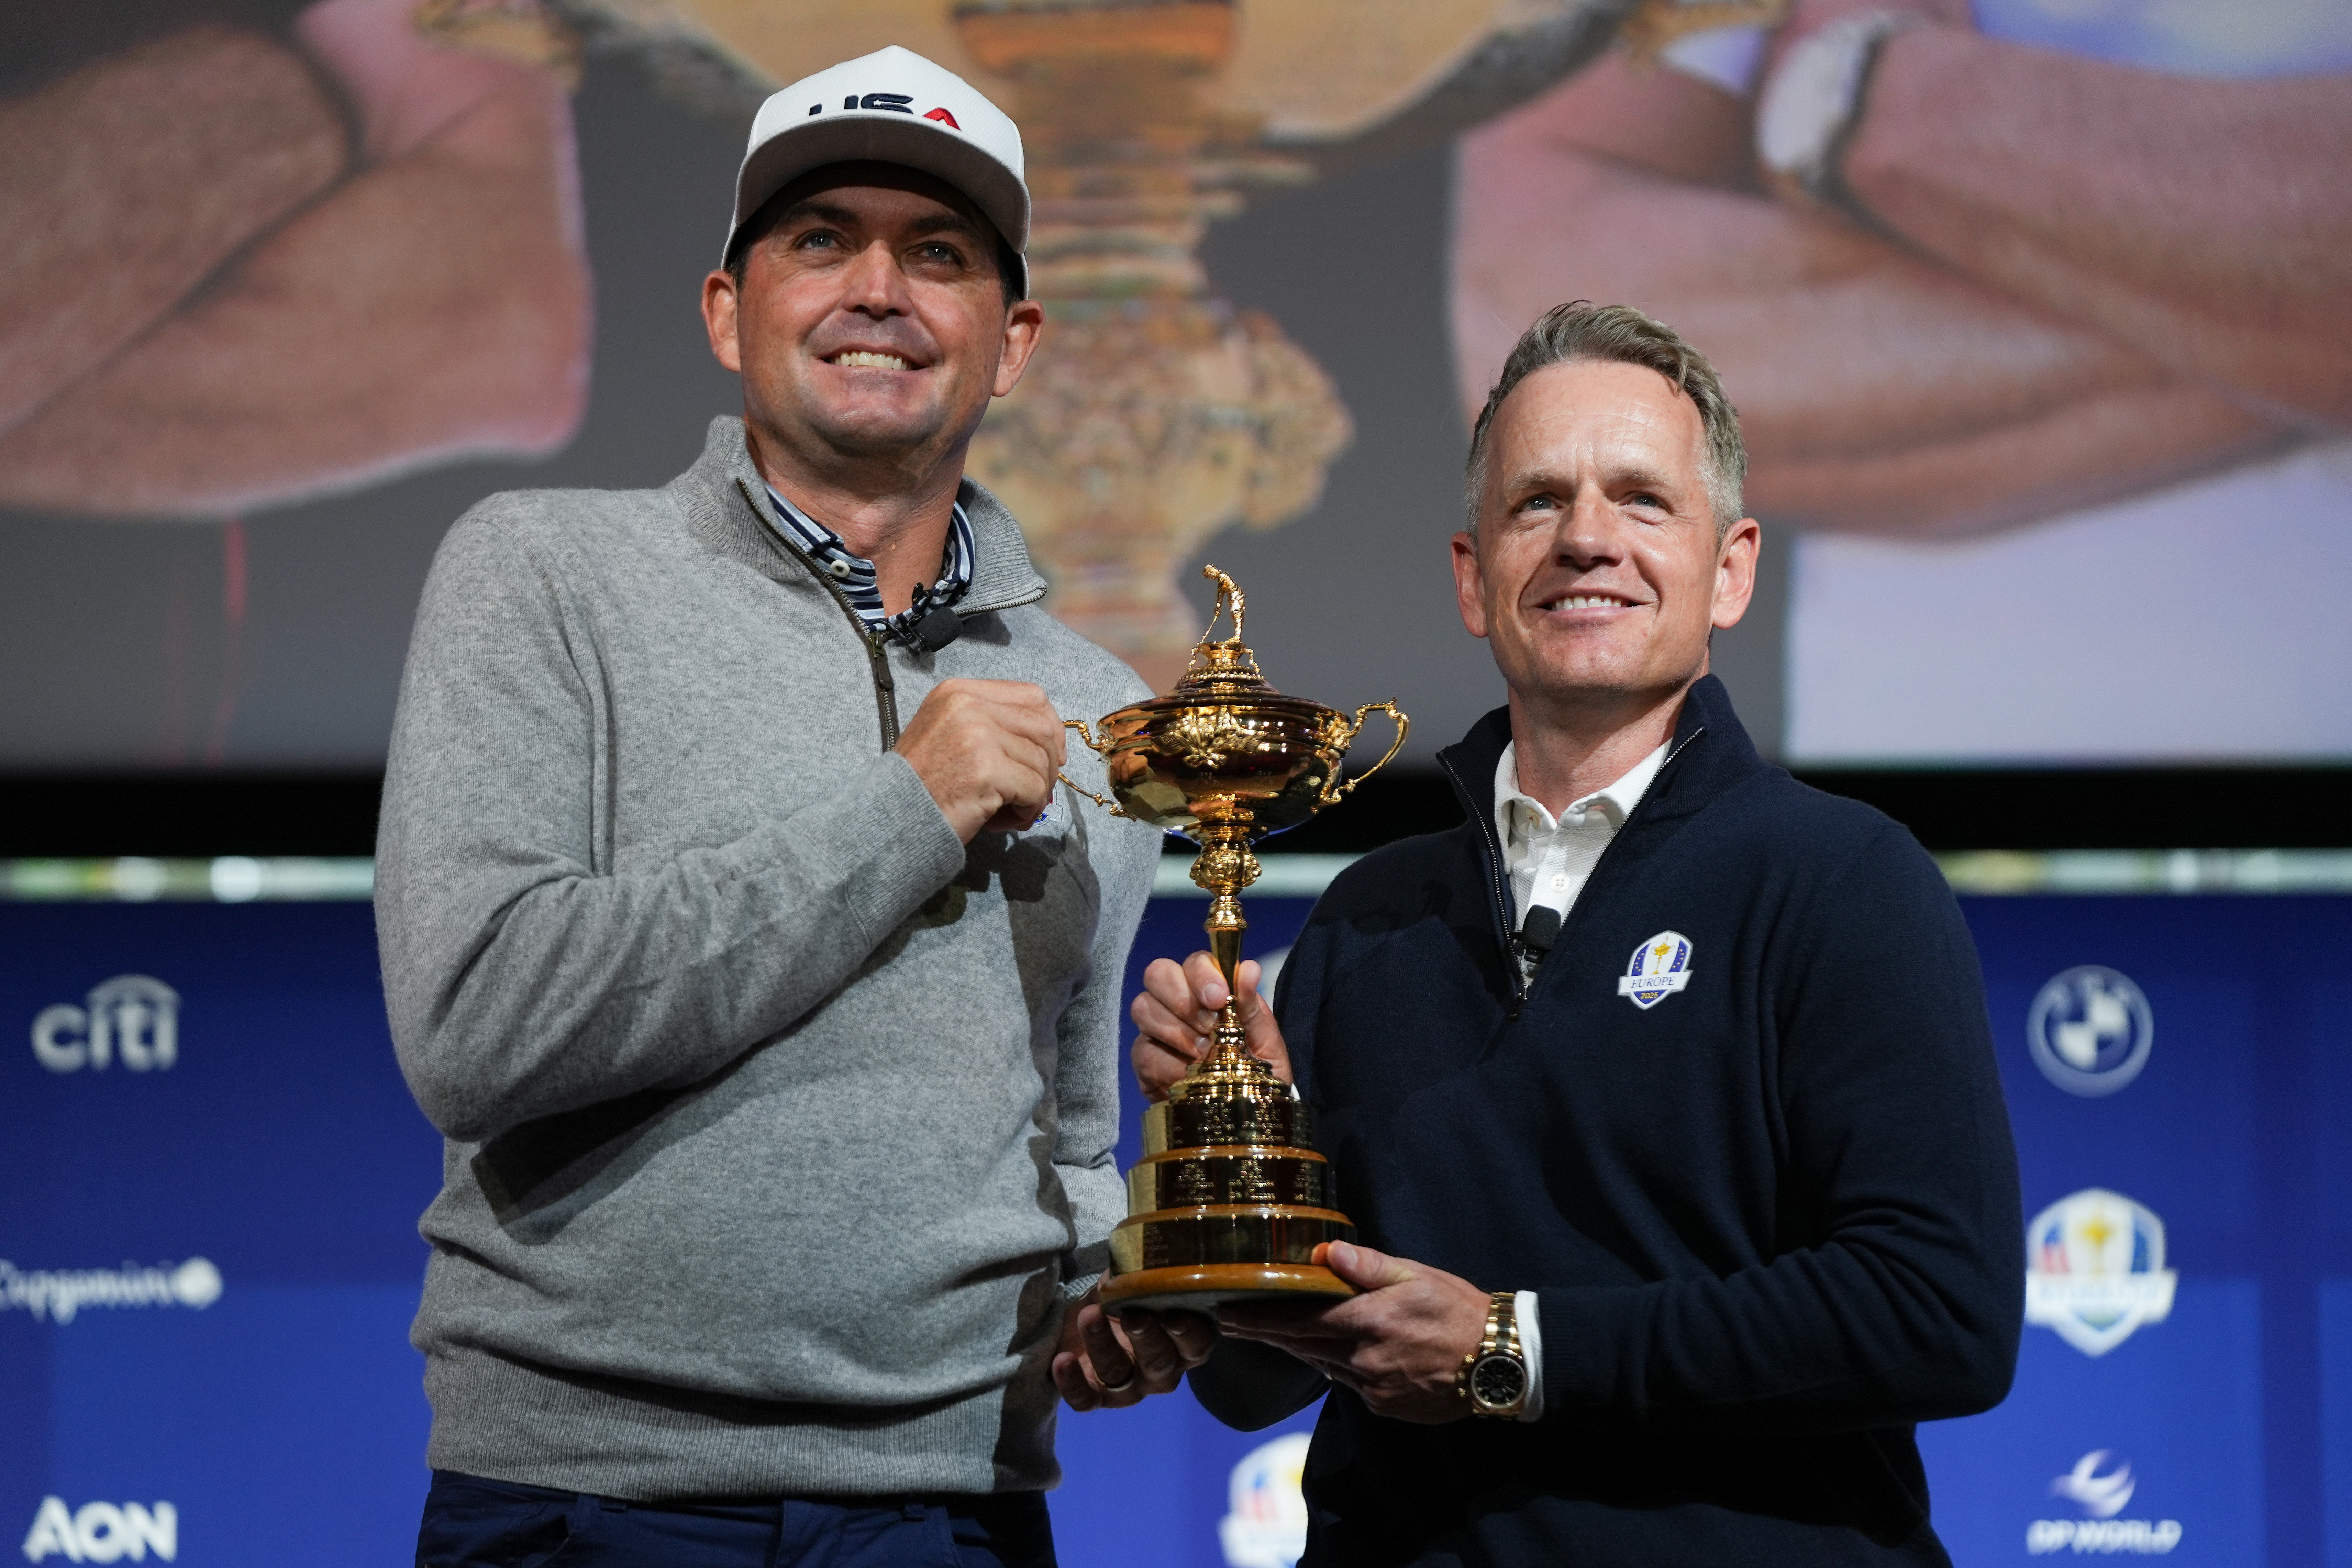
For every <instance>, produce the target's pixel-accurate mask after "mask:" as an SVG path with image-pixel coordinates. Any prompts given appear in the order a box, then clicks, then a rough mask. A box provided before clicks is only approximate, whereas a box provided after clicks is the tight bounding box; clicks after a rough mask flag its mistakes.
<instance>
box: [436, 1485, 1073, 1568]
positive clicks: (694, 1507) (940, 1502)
mask: <svg viewBox="0 0 2352 1568" xmlns="http://www.w3.org/2000/svg"><path fill="white" fill-rule="evenodd" d="M416 1563H417V1568H541V1565H542V1564H546V1565H548V1568H1055V1563H1054V1528H1053V1523H1052V1521H1051V1520H1050V1519H1048V1517H1047V1516H1046V1513H1045V1493H1043V1492H1004V1493H1000V1494H997V1495H995V1496H991V1497H950V1498H908V1499H887V1500H886V1499H879V1498H835V1499H829V1500H828V1499H801V1498H787V1499H785V1500H782V1501H781V1502H753V1503H734V1502H712V1503H680V1502H673V1503H661V1504H647V1503H632V1502H621V1501H618V1500H614V1499H611V1498H600V1497H593V1496H590V1495H588V1494H585V1493H582V1492H567V1491H560V1490H557V1489H554V1488H552V1487H530V1486H523V1485H520V1484H519V1483H517V1482H514V1481H493V1480H485V1479H482V1478H480V1477H478V1476H467V1475H460V1474H458V1473H457V1471H454V1470H436V1471H434V1472H433V1489H432V1490H431V1491H430V1492H428V1493H426V1494H425V1522H424V1525H423V1526H422V1528H420V1529H419V1530H418V1531H417V1533H416Z"/></svg>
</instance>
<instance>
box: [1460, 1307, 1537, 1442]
mask: <svg viewBox="0 0 2352 1568" xmlns="http://www.w3.org/2000/svg"><path fill="white" fill-rule="evenodd" d="M1518 1302H1519V1298H1518V1292H1517V1291H1516V1290H1497V1291H1496V1292H1495V1294H1494V1296H1493V1297H1492V1299H1490V1300H1488V1301H1487V1303H1486V1334H1485V1335H1484V1337H1482V1338H1481V1339H1480V1340H1479V1341H1478V1348H1477V1349H1476V1350H1474V1351H1472V1352H1470V1353H1469V1354H1468V1355H1465V1356H1464V1357H1463V1358H1462V1365H1461V1368H1460V1370H1458V1371H1457V1372H1455V1373H1454V1393H1456V1394H1460V1395H1461V1396H1462V1397H1463V1398H1465V1399H1466V1400H1468V1401H1469V1402H1470V1414H1471V1415H1491V1416H1495V1417H1496V1418H1498V1419H1500V1420H1504V1421H1515V1420H1517V1419H1518V1417H1519V1415H1520V1414H1521V1413H1522V1412H1524V1411H1525V1410H1526V1409H1527V1407H1528V1358H1527V1355H1526V1352H1523V1351H1521V1350H1520V1349H1519V1306H1518Z"/></svg>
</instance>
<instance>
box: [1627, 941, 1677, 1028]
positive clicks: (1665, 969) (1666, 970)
mask: <svg viewBox="0 0 2352 1568" xmlns="http://www.w3.org/2000/svg"><path fill="white" fill-rule="evenodd" d="M1690 960H1691V944H1690V938H1688V937H1686V936H1685V935H1684V934H1683V933H1682V932H1680V931H1660V932H1659V933H1658V934H1657V935H1655V936H1654V937H1652V938H1651V939H1650V940H1649V941H1647V942H1643V944H1642V945H1641V946H1639V947H1637V948H1635V949H1634V950H1633V963H1630V964H1628V965H1626V968H1625V973H1622V974H1621V975H1619V976H1618V977H1617V994H1618V995H1620V996H1630V997H1632V998H1633V1005H1634V1006H1636V1007H1639V1008H1641V1009H1642V1010H1643V1012H1647V1011H1649V1010H1650V1009H1651V1008H1653V1007H1654V1006H1656V1005H1658V1004H1659V1003H1661V1002H1663V1001H1664V1000H1665V999H1666V998H1667V997H1669V996H1671V995H1673V994H1675V992H1677V991H1679V990H1681V989H1682V988H1683V987H1684V986H1685V985H1687V984H1690V977H1691V969H1690Z"/></svg>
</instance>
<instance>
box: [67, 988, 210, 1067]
mask: <svg viewBox="0 0 2352 1568" xmlns="http://www.w3.org/2000/svg"><path fill="white" fill-rule="evenodd" d="M33 1055H35V1056H36V1057H38V1058H40V1062H41V1065H42V1066H43V1067H45V1068H48V1069H49V1070H50V1071H51V1072H79V1071H81V1070H82V1069H83V1068H89V1069H90V1070H91V1071H92V1072H104V1071H105V1070H106V1069H107V1068H108V1066H109V1065H110V1064H111V1063H113V1062H116V1061H120V1062H121V1064H122V1065H123V1066H124V1067H125V1068H129V1069H130V1070H131V1071H132V1072H145V1071H147V1070H148V1069H149V1068H154V1069H155V1070H156V1071H158V1072H162V1071H165V1070H167V1069H169V1068H170V1067H171V1065H172V1064H173V1062H175V1061H178V1060H179V1059H180V994H179V993H178V992H176V991H174V990H173V989H172V988H171V987H170V986H168V985H166V984H163V982H162V981H160V980H158V979H156V978H154V977H153V976H152V975H148V974H118V975H116V976H115V977H114V978H113V979H111V980H108V981H103V982H101V983H100V984H99V985H98V986H96V987H95V988H94V989H93V990H91V992H90V994H89V996H88V997H86V998H84V999H83V1003H82V1005H80V1006H79V1007H77V1006H75V1005H73V1004H72V1003H70V1002H60V1003H58V1005H56V1006H54V1007H44V1008H42V1009H41V1010H40V1012H39V1013H38V1014H37V1015H36V1016H35V1017H34V1019H33Z"/></svg>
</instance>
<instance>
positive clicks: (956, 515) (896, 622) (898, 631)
mask: <svg viewBox="0 0 2352 1568" xmlns="http://www.w3.org/2000/svg"><path fill="white" fill-rule="evenodd" d="M768 499H769V500H772V501H773V502H775V503H776V518H777V520H778V521H779V522H780V523H781V524H782V532H783V533H784V534H785V536H786V537H787V538H789V539H790V540H791V541H792V542H793V543H794V544H796V545H798V546H799V547H800V548H801V549H802V550H803V551H804V552H807V554H808V556H809V558H810V559H811V560H813V561H814V562H815V563H816V564H817V570H818V571H820V572H823V573H824V574H825V575H826V576H828V577H830V578H832V579H833V584H834V586H835V587H836V588H839V589H840V590H841V592H842V595H843V596H844V597H845V598H846V599H847V600H848V601H849V603H850V606H851V608H853V609H855V610H856V612H857V618H858V619H859V620H860V621H863V622H864V623H865V624H866V633H867V635H869V636H884V637H897V638H898V640H899V641H900V642H903V643H906V644H907V645H908V647H919V646H920V645H919V644H918V643H916V642H915V640H914V628H915V626H916V624H917V623H918V622H919V621H920V620H921V619H922V618H923V617H924V616H927V615H929V613H930V612H931V611H932V610H933V609H934V608H935V607H937V606H939V605H954V604H955V603H956V602H957V601H958V600H960V599H961V598H962V597H963V596H964V594H965V592H966V591H967V590H969V589H970V588H971V569H972V562H973V560H974V558H975V555H976V552H975V550H974V548H973V545H972V537H971V519H970V518H968V517H966V516H965V515H964V511H963V503H962V502H961V501H958V502H957V503H956V505H955V510H953V511H951V512H950V513H949V514H948V547H947V553H946V554H945V555H944V556H943V557H942V558H941V560H940V579H939V581H938V582H936V583H934V584H930V585H929V586H928V587H918V588H916V590H915V598H914V602H913V603H912V604H910V605H908V606H907V607H906V608H905V609H903V610H901V611H899V612H898V614H897V615H895V616H892V615H886V614H884V613H883V609H882V589H881V586H880V584H877V583H876V582H875V580H874V563H872V562H871V561H867V560H866V559H864V558H863V557H861V556H856V555H852V554H851V553H850V552H849V547H848V546H847V545H845V544H844V543H843V542H841V535H839V534H837V533H835V532H834V531H833V530H831V529H829V528H827V527H825V525H824V524H823V523H821V522H819V521H817V520H816V519H814V518H813V517H811V516H809V514H808V513H806V512H804V511H803V510H801V509H800V508H798V507H796V506H794V505H793V503H792V502H790V501H788V500H785V499H784V498H783V497H782V496H781V495H779V494H777V493H776V488H775V486H773V485H770V486H769V487H768Z"/></svg>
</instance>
